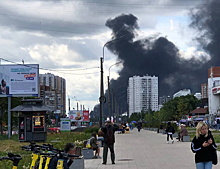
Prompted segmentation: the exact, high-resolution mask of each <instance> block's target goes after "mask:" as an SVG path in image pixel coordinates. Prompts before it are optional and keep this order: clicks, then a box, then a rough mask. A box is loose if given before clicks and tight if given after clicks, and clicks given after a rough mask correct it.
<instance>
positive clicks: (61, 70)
mask: <svg viewBox="0 0 220 169" xmlns="http://www.w3.org/2000/svg"><path fill="white" fill-rule="evenodd" d="M0 60H4V61H5V62H9V63H13V64H16V65H19V66H25V67H30V68H33V69H39V70H47V71H52V72H60V73H63V74H73V73H66V72H69V71H83V70H91V69H97V68H99V67H91V68H80V69H70V70H69V69H47V68H41V67H33V66H30V65H31V64H19V63H16V62H14V61H10V60H7V59H3V58H0ZM96 73H99V72H93V73H84V74H74V75H85V74H86V75H87V74H96Z"/></svg>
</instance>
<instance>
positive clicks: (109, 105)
mask: <svg viewBox="0 0 220 169" xmlns="http://www.w3.org/2000/svg"><path fill="white" fill-rule="evenodd" d="M107 79H108V112H109V117H110V120H111V116H112V115H113V116H114V114H113V113H112V110H111V89H110V82H109V76H108V77H107Z"/></svg>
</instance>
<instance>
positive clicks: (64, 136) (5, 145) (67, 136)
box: [0, 132, 91, 169]
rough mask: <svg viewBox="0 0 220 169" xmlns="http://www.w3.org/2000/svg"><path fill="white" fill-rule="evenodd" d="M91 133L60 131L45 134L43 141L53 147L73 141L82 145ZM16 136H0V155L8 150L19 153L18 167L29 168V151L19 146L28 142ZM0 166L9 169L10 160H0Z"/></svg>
mask: <svg viewBox="0 0 220 169" xmlns="http://www.w3.org/2000/svg"><path fill="white" fill-rule="evenodd" d="M90 136H91V133H85V132H61V133H53V134H48V135H47V140H46V142H44V143H49V144H53V146H54V147H55V148H58V149H63V148H64V146H65V145H66V143H69V142H72V143H75V144H76V146H81V147H82V146H83V141H84V140H87V139H88V138H90ZM17 140H18V136H17V135H13V136H12V139H10V140H8V139H7V136H0V143H1V147H0V156H1V157H2V156H7V153H8V152H11V153H14V154H19V155H21V156H22V160H21V161H20V162H19V166H18V169H20V168H21V169H23V167H24V166H26V167H27V169H29V168H30V163H31V152H30V151H23V150H21V146H23V145H29V143H28V142H19V141H17ZM37 144H43V142H37ZM0 168H2V169H11V168H12V162H11V161H7V160H5V161H0Z"/></svg>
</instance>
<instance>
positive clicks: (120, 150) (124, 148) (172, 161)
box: [84, 129, 220, 169]
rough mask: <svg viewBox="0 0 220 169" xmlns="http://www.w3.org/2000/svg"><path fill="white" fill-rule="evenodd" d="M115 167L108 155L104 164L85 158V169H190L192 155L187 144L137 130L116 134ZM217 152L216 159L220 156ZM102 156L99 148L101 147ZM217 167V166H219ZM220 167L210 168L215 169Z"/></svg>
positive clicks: (192, 163) (193, 166)
mask: <svg viewBox="0 0 220 169" xmlns="http://www.w3.org/2000/svg"><path fill="white" fill-rule="evenodd" d="M115 135H116V143H115V154H116V160H115V163H116V164H114V165H113V164H111V158H110V152H108V161H107V164H106V165H103V164H102V159H85V161H84V162H85V169H99V168H100V169H101V168H102V169H103V168H104V169H125V168H126V169H128V168H129V169H136V168H137V169H171V168H175V169H193V168H195V163H194V154H193V153H192V151H191V149H190V144H191V143H190V142H176V138H175V139H174V140H175V142H174V144H172V143H171V142H170V144H167V143H166V135H165V134H161V133H159V134H158V133H156V132H154V131H148V130H141V132H138V131H137V129H134V130H132V131H131V132H130V133H129V134H117V133H116V134H115ZM219 155H220V154H219V152H218V157H219ZM101 156H102V148H101ZM219 165H220V164H219ZM217 168H219V166H218V165H217V166H213V169H217Z"/></svg>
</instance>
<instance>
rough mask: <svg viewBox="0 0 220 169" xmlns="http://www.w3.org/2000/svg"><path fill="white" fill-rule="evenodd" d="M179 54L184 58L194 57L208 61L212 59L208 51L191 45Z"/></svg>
mask: <svg viewBox="0 0 220 169" xmlns="http://www.w3.org/2000/svg"><path fill="white" fill-rule="evenodd" d="M179 54H180V56H181V57H182V58H185V59H191V58H194V59H197V60H199V61H201V62H206V61H208V60H210V59H211V56H210V55H209V54H208V53H206V52H204V51H198V50H197V49H196V48H195V47H189V48H187V50H186V51H183V50H180V51H179Z"/></svg>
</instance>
